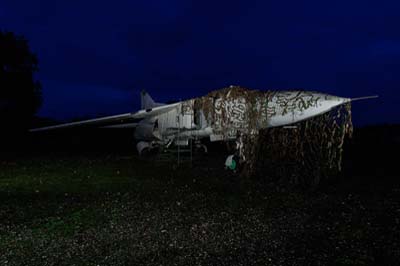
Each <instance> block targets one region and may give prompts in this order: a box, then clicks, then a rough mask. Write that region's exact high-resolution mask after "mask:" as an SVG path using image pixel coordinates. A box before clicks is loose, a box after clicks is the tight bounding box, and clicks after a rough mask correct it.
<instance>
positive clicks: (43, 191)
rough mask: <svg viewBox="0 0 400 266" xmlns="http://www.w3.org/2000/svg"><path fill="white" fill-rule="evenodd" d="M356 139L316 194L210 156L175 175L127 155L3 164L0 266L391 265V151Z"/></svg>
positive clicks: (35, 157)
mask: <svg viewBox="0 0 400 266" xmlns="http://www.w3.org/2000/svg"><path fill="white" fill-rule="evenodd" d="M360 132H361V133H362V134H361V133H358V134H359V135H356V136H355V138H354V139H353V140H352V141H351V142H349V143H348V144H347V147H346V154H345V162H344V172H343V173H342V174H341V176H339V177H338V178H336V179H335V180H331V181H329V182H324V183H323V184H321V186H320V187H319V189H318V190H316V191H304V190H293V189H292V190H287V189H284V188H282V187H280V188H277V187H275V186H274V185H271V184H268V183H266V182H264V181H263V182H261V181H260V180H240V179H238V177H236V176H232V175H230V174H228V173H226V172H225V171H224V170H223V169H222V168H221V165H223V161H224V158H223V157H222V156H218V154H217V153H212V154H211V155H210V157H205V158H197V160H196V161H195V163H194V166H193V167H189V165H186V166H182V167H180V168H178V169H175V167H174V165H173V163H172V162H171V163H168V162H166V163H165V162H164V163H154V162H153V161H151V160H144V159H141V158H138V157H136V156H135V155H133V154H132V153H130V152H126V151H122V152H116V151H113V152H111V153H110V152H100V151H96V152H85V153H83V152H71V151H70V152H49V151H48V152H34V153H33V152H28V153H14V154H11V155H10V154H9V153H8V154H6V155H4V154H3V157H2V160H1V162H0V265H398V262H399V260H400V244H399V240H400V228H399V224H400V202H399V199H400V182H399V175H398V173H397V165H396V159H395V157H393V155H392V154H390V150H396V149H397V146H396V145H398V144H396V142H393V141H390V140H391V138H390V137H388V136H387V134H384V136H385V137H382V134H378V133H374V131H373V130H369V131H368V132H373V134H375V135H374V136H375V138H374V140H375V141H374V142H371V141H370V138H368V137H365V135H366V133H364V132H363V131H360ZM368 134H369V133H368ZM380 138H384V139H386V141H383V142H380V141H381V140H382V139H380Z"/></svg>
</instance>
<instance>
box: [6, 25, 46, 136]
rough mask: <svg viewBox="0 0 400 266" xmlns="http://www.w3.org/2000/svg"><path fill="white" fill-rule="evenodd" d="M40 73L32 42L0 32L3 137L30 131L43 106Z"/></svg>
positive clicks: (9, 33) (10, 33)
mask: <svg viewBox="0 0 400 266" xmlns="http://www.w3.org/2000/svg"><path fill="white" fill-rule="evenodd" d="M37 70H38V60H37V57H36V55H34V54H33V53H32V52H31V51H30V49H29V45H28V41H27V40H26V39H25V38H24V37H21V36H16V35H15V34H14V33H12V32H4V31H0V129H1V132H0V134H1V133H3V134H4V133H14V132H20V131H22V130H24V129H26V128H27V127H28V126H29V124H30V121H31V120H32V118H33V116H34V114H35V113H36V111H37V110H38V108H39V107H40V105H41V85H40V83H39V82H37V81H35V80H34V77H33V74H34V72H36V71H37Z"/></svg>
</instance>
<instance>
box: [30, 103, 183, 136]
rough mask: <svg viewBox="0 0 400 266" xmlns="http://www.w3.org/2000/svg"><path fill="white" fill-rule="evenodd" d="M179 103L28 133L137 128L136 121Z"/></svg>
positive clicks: (42, 128) (167, 110)
mask: <svg viewBox="0 0 400 266" xmlns="http://www.w3.org/2000/svg"><path fill="white" fill-rule="evenodd" d="M179 104H180V103H174V104H168V105H162V106H157V107H154V108H151V109H146V110H140V111H138V112H136V113H125V114H119V115H113V116H106V117H100V118H94V119H89V120H83V121H77V122H71V123H65V124H60V125H55V126H47V127H41V128H34V129H31V130H29V131H30V132H37V131H46V130H53V129H62V128H73V127H79V126H98V127H103V128H134V127H136V126H137V122H138V120H139V121H140V120H143V119H146V118H150V117H153V116H157V115H160V114H163V113H167V112H169V111H171V110H173V109H175V108H177V106H178V105H179Z"/></svg>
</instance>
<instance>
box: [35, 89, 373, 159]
mask: <svg viewBox="0 0 400 266" xmlns="http://www.w3.org/2000/svg"><path fill="white" fill-rule="evenodd" d="M376 97H377V96H368V97H361V98H355V99H350V98H343V97H337V96H332V95H328V94H323V93H319V92H310V91H254V90H246V89H242V88H240V87H237V86H230V87H228V88H226V89H223V90H220V91H215V92H213V93H210V94H208V95H206V96H204V97H200V98H194V99H189V100H185V101H180V102H176V103H172V104H162V103H157V102H155V101H154V100H153V99H152V98H151V96H150V95H149V94H148V93H147V92H145V91H142V93H141V110H139V111H137V112H133V113H125V114H120V115H113V116H107V117H102V118H95V119H90V120H85V121H79V122H72V123H66V124H61V125H55V126H48V127H42V128H36V129H31V130H30V131H31V132H37V131H45V130H55V129H63V128H72V127H78V126H96V127H103V128H135V131H134V137H135V139H136V140H137V141H138V142H137V151H138V152H139V154H143V153H145V152H146V151H149V150H151V149H154V148H160V147H161V148H164V149H168V148H169V147H170V146H188V145H189V143H190V141H195V144H196V145H197V147H202V148H203V149H205V150H206V149H207V147H206V146H204V144H203V143H202V140H204V139H208V140H209V141H211V142H213V141H232V140H236V139H238V138H239V135H243V134H250V135H252V134H257V132H258V130H260V129H263V128H270V127H288V128H291V127H293V124H295V123H297V122H300V121H303V120H307V119H310V118H312V117H315V116H318V115H321V114H324V113H326V112H329V111H331V110H332V109H334V108H336V107H338V106H340V105H343V104H346V103H349V102H351V101H354V100H361V99H369V98H376ZM294 127H295V126H294ZM238 149H240V145H238ZM242 160H245V158H242Z"/></svg>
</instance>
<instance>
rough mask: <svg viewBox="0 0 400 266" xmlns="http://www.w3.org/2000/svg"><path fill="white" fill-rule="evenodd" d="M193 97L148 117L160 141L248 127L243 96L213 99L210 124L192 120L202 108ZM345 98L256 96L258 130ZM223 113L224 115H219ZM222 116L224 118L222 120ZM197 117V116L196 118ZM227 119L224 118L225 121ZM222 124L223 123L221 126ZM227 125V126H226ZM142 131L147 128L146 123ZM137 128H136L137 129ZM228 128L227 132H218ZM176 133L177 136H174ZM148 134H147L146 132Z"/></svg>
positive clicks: (214, 137)
mask: <svg viewBox="0 0 400 266" xmlns="http://www.w3.org/2000/svg"><path fill="white" fill-rule="evenodd" d="M194 100H195V99H191V100H187V101H183V102H180V103H178V104H176V108H174V109H172V110H170V111H169V112H166V113H162V114H159V115H157V116H154V117H153V118H152V122H153V123H157V129H155V130H156V131H157V136H160V138H161V143H164V144H165V143H168V142H170V141H171V140H172V141H174V142H175V144H178V145H185V144H186V143H187V140H188V139H190V138H194V137H197V138H205V137H209V138H210V140H211V141H219V140H226V139H227V138H228V139H235V138H236V133H237V131H242V132H243V131H244V132H246V133H250V134H253V133H256V132H248V131H246V130H248V129H249V125H248V120H247V119H246V110H247V109H248V106H247V104H248V103H246V100H245V98H243V97H236V98H227V99H221V98H219V99H216V100H215V102H214V110H213V111H214V115H213V123H212V124H211V125H210V124H208V123H207V122H206V120H204V119H203V120H202V122H198V121H196V122H197V124H196V123H195V113H197V114H198V113H200V111H201V112H202V111H203V110H196V111H195V110H194V108H193V106H194ZM349 101H350V99H349V98H341V97H336V96H331V95H327V94H322V93H318V92H307V91H277V92H273V93H271V94H269V95H268V98H263V97H261V98H258V99H257V101H256V104H257V106H256V110H257V112H261V116H260V119H259V120H260V121H258V127H257V128H258V129H262V128H270V127H279V126H287V125H291V124H294V123H297V122H300V121H303V120H307V119H310V118H312V117H315V116H318V115H321V114H323V113H326V112H329V111H330V110H332V109H333V108H335V107H337V106H339V105H342V104H344V103H347V102H349ZM223 114H224V115H225V117H223ZM223 118H225V121H222V119H223ZM197 120H199V119H197ZM226 120H227V121H226ZM223 124H224V126H223ZM226 125H228V127H226ZM144 129H146V131H147V130H148V129H149V127H148V126H147V125H146V127H145V128H144ZM137 130H139V131H140V127H139V128H137ZM223 130H225V131H226V130H228V131H229V132H228V134H226V133H227V132H222V131H223ZM178 135H179V139H178V137H177V136H178ZM146 136H148V134H146ZM153 139H154V138H153Z"/></svg>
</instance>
